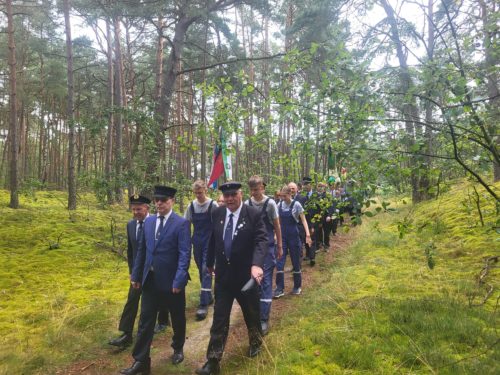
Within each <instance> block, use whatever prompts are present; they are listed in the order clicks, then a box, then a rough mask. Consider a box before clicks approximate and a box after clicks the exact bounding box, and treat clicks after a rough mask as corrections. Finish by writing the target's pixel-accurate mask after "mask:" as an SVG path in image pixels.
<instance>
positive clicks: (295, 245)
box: [276, 201, 302, 291]
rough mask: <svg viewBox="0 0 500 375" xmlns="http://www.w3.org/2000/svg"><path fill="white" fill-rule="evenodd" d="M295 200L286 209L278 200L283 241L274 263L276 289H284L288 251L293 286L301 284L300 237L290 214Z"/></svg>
mask: <svg viewBox="0 0 500 375" xmlns="http://www.w3.org/2000/svg"><path fill="white" fill-rule="evenodd" d="M294 204H295V201H292V203H291V204H290V207H289V209H288V210H286V211H285V210H283V202H280V204H279V206H278V208H279V214H280V224H281V238H282V243H283V256H282V257H281V258H280V259H278V261H277V263H276V290H281V291H283V290H284V289H285V274H284V269H285V262H286V256H287V254H288V253H290V258H291V259H292V265H293V288H294V289H298V288H300V287H301V286H302V273H301V270H300V238H299V226H298V223H297V221H296V220H295V218H294V217H293V215H292V210H293V206H294Z"/></svg>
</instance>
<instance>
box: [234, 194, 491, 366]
mask: <svg viewBox="0 0 500 375" xmlns="http://www.w3.org/2000/svg"><path fill="white" fill-rule="evenodd" d="M464 197H465V198H466V189H465V190H464V187H463V186H457V187H453V188H451V189H450V191H449V192H448V193H447V194H446V195H444V196H441V197H440V198H439V199H438V200H435V201H430V202H425V203H422V204H420V205H416V206H414V207H409V206H404V205H397V204H394V206H396V207H397V208H398V212H397V213H388V214H383V215H379V216H377V217H375V218H374V219H371V220H366V221H365V222H364V224H363V225H362V226H361V227H359V228H356V229H354V230H353V235H355V236H356V238H357V240H356V242H355V243H354V244H353V245H352V246H351V247H350V248H349V249H345V251H342V252H340V253H338V254H337V255H336V256H335V261H334V263H333V264H331V265H328V266H326V265H323V266H322V268H321V274H320V275H319V276H318V277H316V279H321V281H322V283H321V285H322V287H321V288H316V289H310V288H308V285H304V292H303V295H302V296H301V298H300V299H297V300H296V303H295V305H294V306H293V308H292V309H291V310H289V311H287V313H286V314H285V315H284V316H283V317H281V320H280V322H279V323H275V325H274V326H273V330H272V331H271V333H270V334H269V336H267V337H266V344H267V346H268V349H269V354H267V355H264V356H263V357H264V358H263V359H261V362H259V365H258V366H252V365H251V364H248V365H247V364H246V363H243V364H241V363H239V364H238V365H234V366H232V363H229V368H227V370H226V371H227V373H233V372H241V373H248V374H268V373H274V374H315V373H318V374H320V373H321V374H373V373H377V374H385V373H387V374H394V373H401V374H408V373H422V374H427V373H440V374H471V373H481V374H483V373H484V374H494V373H498V372H499V371H500V366H499V365H498V363H500V362H499V361H498V359H499V357H500V350H499V348H498V345H497V343H498V333H497V327H498V326H499V323H500V322H499V318H498V311H497V306H496V302H497V299H498V297H499V293H498V290H499V287H500V285H499V284H500V278H499V271H498V268H492V269H491V270H490V273H489V275H488V277H487V282H488V283H489V284H490V285H492V286H493V287H494V290H495V292H494V294H493V295H492V296H491V297H490V298H489V299H488V301H487V302H486V304H485V305H482V306H480V307H470V306H469V301H470V299H471V298H472V297H474V296H475V297H476V298H475V300H474V301H475V302H479V301H481V300H482V298H483V297H484V295H485V290H484V288H481V287H479V286H478V283H477V276H478V274H479V272H480V271H481V268H482V267H483V258H484V257H486V256H491V255H495V254H498V250H499V248H498V243H499V241H498V234H497V233H496V232H495V231H494V230H493V228H492V223H494V222H495V221H496V217H495V211H494V204H493V202H491V201H490V200H487V199H486V198H484V197H483V199H484V200H483V201H482V202H481V205H482V207H483V214H484V215H485V217H484V219H485V226H484V227H483V226H481V225H480V224H479V221H478V220H477V217H476V216H477V213H476V212H474V211H473V210H472V211H470V212H466V211H465V210H464V209H463V208H462V206H461V203H460V202H461V200H463V199H465V198H464ZM487 213H488V214H487ZM475 215H476V216H475ZM405 217H406V218H407V219H409V220H410V221H411V222H412V228H411V230H410V231H409V233H407V234H406V235H405V236H404V237H403V238H402V239H399V236H398V230H397V225H396V223H397V222H400V221H402V220H403V219H404V218H405ZM375 219H376V220H377V221H376V222H375ZM430 243H432V244H433V247H432V249H433V253H434V254H433V256H434V258H435V261H436V265H435V267H434V269H432V270H431V269H429V267H428V260H427V257H426V254H425V249H426V248H429V246H430V245H429V244H430ZM495 244H496V247H495ZM306 272H307V271H306Z"/></svg>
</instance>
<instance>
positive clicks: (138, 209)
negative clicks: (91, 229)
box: [109, 194, 169, 349]
mask: <svg viewBox="0 0 500 375" xmlns="http://www.w3.org/2000/svg"><path fill="white" fill-rule="evenodd" d="M129 203H130V207H131V209H132V214H133V215H134V218H133V219H132V220H130V221H129V222H128V223H127V261H128V271H129V277H130V276H131V275H132V267H133V265H134V260H135V257H136V255H137V247H138V245H139V241H140V240H141V239H142V232H143V225H144V220H145V219H146V218H147V217H148V216H149V204H150V203H151V200H150V199H149V198H147V197H145V196H142V195H137V194H136V195H133V196H131V197H130V198H129ZM141 293H142V290H141V289H140V288H139V289H135V288H133V287H132V285H130V287H129V290H128V296H127V302H126V303H125V306H124V307H123V312H122V316H121V318H120V325H119V326H118V329H119V330H120V331H122V332H123V334H122V335H121V336H119V337H117V338H116V339H114V340H111V341H110V342H109V345H113V346H117V347H119V348H121V349H123V348H126V347H127V346H129V345H130V344H132V331H133V330H134V323H135V318H136V316H137V311H138V310H139V301H140V299H141ZM168 324H169V323H168V311H166V310H161V311H160V312H159V313H158V326H160V325H162V326H165V327H166V326H167V325H168Z"/></svg>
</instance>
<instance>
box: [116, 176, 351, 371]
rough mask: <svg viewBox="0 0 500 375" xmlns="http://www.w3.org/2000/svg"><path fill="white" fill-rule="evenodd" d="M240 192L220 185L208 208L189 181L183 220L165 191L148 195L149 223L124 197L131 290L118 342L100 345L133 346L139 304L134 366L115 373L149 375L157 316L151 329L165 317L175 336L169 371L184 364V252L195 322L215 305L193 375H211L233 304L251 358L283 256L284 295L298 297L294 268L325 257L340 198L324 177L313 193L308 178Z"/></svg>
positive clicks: (202, 186)
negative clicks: (194, 273)
mask: <svg viewBox="0 0 500 375" xmlns="http://www.w3.org/2000/svg"><path fill="white" fill-rule="evenodd" d="M241 187H242V186H241V184H240V183H238V182H227V183H225V184H222V185H221V186H220V187H219V189H220V190H221V192H222V194H221V196H220V197H219V199H217V201H216V200H213V199H211V198H210V197H209V196H208V189H207V186H206V183H205V182H204V181H203V180H197V181H195V182H194V183H193V185H192V190H193V193H194V196H195V199H194V200H193V201H192V202H190V204H189V205H188V207H187V209H186V211H185V213H184V215H183V217H181V216H179V215H177V214H175V212H173V210H172V208H173V204H174V197H175V193H176V190H175V189H174V188H171V187H167V186H156V187H155V192H154V195H153V200H154V204H155V207H156V214H154V215H149V212H148V208H149V203H150V202H151V201H150V200H149V199H148V198H146V197H144V196H139V195H134V196H132V197H130V204H131V207H132V212H133V214H134V219H133V220H131V221H130V222H129V223H128V225H127V235H128V240H129V252H128V258H129V271H130V281H131V286H130V290H129V296H128V300H127V304H126V306H125V308H124V311H123V314H122V319H121V321H120V326H119V328H120V330H122V331H123V335H122V336H120V337H118V338H116V339H114V340H111V341H110V342H109V344H111V345H114V346H118V347H122V348H124V347H126V346H128V345H130V344H131V343H132V328H133V325H134V319H135V315H136V314H137V309H138V303H139V298H142V302H141V317H140V322H139V329H138V335H137V336H138V337H137V340H136V344H135V346H134V350H133V353H132V355H133V357H134V363H133V365H132V366H131V367H130V368H127V369H124V370H121V373H122V374H127V375H133V374H149V373H150V369H151V364H150V346H151V342H152V338H153V334H154V333H156V332H158V329H157V328H158V324H157V325H156V327H155V323H156V320H157V316H158V313H161V314H160V318H161V317H163V318H162V321H159V322H158V323H161V324H164V325H165V324H169V323H168V319H166V318H165V315H166V312H167V311H168V312H169V313H170V316H171V321H172V328H173V331H174V335H173V338H172V347H173V349H174V353H173V356H172V363H174V364H178V363H180V362H182V361H183V359H184V353H183V346H184V341H185V336H186V317H185V307H186V301H185V286H186V284H187V282H188V280H189V273H188V268H189V262H190V258H191V247H192V255H193V257H194V260H195V263H196V266H197V268H198V277H199V280H200V286H201V288H200V295H199V306H198V308H197V310H196V315H195V317H196V319H197V320H204V319H205V318H206V317H207V315H208V307H209V305H211V304H212V303H214V302H215V305H214V315H213V322H212V328H211V330H210V342H209V346H208V349H207V362H206V363H205V364H204V365H203V367H202V368H200V369H198V370H196V373H197V374H203V375H209V374H216V373H218V372H219V371H220V365H219V363H220V360H221V358H222V353H223V351H224V346H225V343H226V340H227V335H228V330H229V317H230V312H231V308H232V304H233V302H234V299H236V300H237V301H238V303H239V304H240V306H241V308H242V312H243V316H244V318H245V323H246V325H247V328H248V336H249V343H250V347H249V353H248V355H249V356H250V357H254V356H255V355H257V354H258V353H259V352H260V349H261V345H262V337H263V336H265V335H266V334H267V333H268V332H269V316H270V311H271V304H272V301H273V299H278V298H280V297H282V296H284V294H285V277H284V272H285V263H286V258H287V256H288V255H289V256H290V260H291V263H292V275H293V289H292V291H291V294H292V295H300V294H301V292H302V271H301V269H302V267H301V263H302V261H303V260H307V261H309V264H310V266H314V265H315V259H316V252H318V251H319V250H321V249H324V250H326V251H328V249H329V247H330V235H331V234H333V235H335V233H336V231H337V228H338V225H339V222H340V221H341V220H342V217H343V213H344V211H345V207H348V205H346V204H345V203H344V202H345V201H346V197H345V192H344V191H343V189H342V187H341V186H340V184H339V183H338V182H337V183H336V182H335V179H334V178H333V177H330V178H329V180H328V184H325V183H319V184H317V187H316V189H313V186H312V179H311V178H309V177H305V178H303V180H302V181H301V182H300V183H295V182H290V183H289V184H288V185H285V186H283V187H282V188H281V189H280V190H279V191H277V192H276V193H275V195H274V197H269V196H268V195H266V194H265V188H266V183H265V182H264V180H263V179H262V178H261V177H260V176H252V177H251V178H250V179H249V180H248V188H249V191H250V198H248V199H246V200H244V199H243V193H242V189H241ZM191 227H192V236H191V237H190V238H189V236H190V233H191ZM303 250H304V251H305V254H304V253H303ZM275 268H276V273H274V269H275ZM274 275H275V288H274V290H273V276H274ZM214 276H215V288H214V293H213V292H212V283H213V278H214ZM141 294H142V297H141ZM214 297H215V298H214ZM165 321H167V323H165Z"/></svg>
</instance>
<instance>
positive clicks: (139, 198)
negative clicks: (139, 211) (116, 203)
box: [128, 194, 151, 204]
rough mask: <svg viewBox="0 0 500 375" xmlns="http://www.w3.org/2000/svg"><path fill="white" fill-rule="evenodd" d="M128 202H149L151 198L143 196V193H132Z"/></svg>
mask: <svg viewBox="0 0 500 375" xmlns="http://www.w3.org/2000/svg"><path fill="white" fill-rule="evenodd" d="M128 201H129V203H130V204H150V203H151V199H149V198H148V197H145V196H144V195H139V194H134V195H132V196H130V197H129V199H128Z"/></svg>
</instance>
